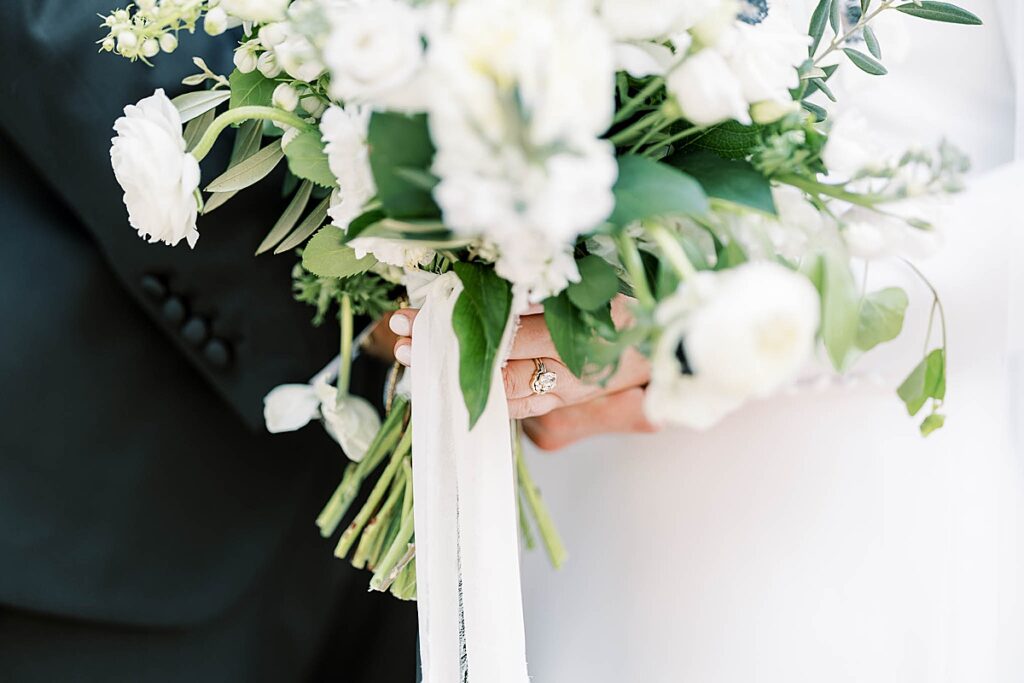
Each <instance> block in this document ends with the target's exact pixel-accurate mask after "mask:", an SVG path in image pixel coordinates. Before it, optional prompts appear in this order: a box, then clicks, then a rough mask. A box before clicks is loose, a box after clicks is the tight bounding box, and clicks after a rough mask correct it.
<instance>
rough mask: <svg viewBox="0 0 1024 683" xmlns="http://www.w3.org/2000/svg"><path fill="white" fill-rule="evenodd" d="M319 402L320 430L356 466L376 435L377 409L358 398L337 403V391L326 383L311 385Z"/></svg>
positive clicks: (349, 396)
mask: <svg viewBox="0 0 1024 683" xmlns="http://www.w3.org/2000/svg"><path fill="white" fill-rule="evenodd" d="M313 390H314V391H315V392H316V396H317V397H318V398H319V399H320V415H321V416H322V418H323V421H324V429H326V430H327V433H328V434H330V435H331V438H333V439H334V440H335V441H337V442H338V444H339V445H340V446H341V450H343V451H345V455H347V456H348V458H349V460H352V461H353V462H359V461H360V460H362V459H363V456H364V455H366V451H367V449H368V448H369V447H370V444H371V443H372V442H373V439H374V437H375V436H376V435H377V432H378V431H380V415H378V414H377V409H376V408H374V407H373V405H372V404H371V403H370V402H369V401H367V400H366V399H365V398H362V397H360V396H353V395H351V394H349V395H347V396H343V397H342V398H341V400H340V401H339V400H338V389H337V388H336V387H333V386H331V385H330V384H328V383H327V382H326V380H321V381H319V382H317V383H316V384H314V385H313Z"/></svg>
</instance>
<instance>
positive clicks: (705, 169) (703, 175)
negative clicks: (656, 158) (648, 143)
mask: <svg viewBox="0 0 1024 683" xmlns="http://www.w3.org/2000/svg"><path fill="white" fill-rule="evenodd" d="M665 163H667V164H669V165H671V166H674V167H675V168H678V169H679V170H680V171H683V172H685V173H687V174H689V175H691V176H693V177H694V178H696V180H697V182H698V183H700V185H701V187H702V188H704V192H705V194H707V196H708V197H714V198H715V199H723V200H725V201H728V202H732V203H734V204H741V205H743V206H749V207H751V208H754V209H757V210H758V211H764V212H765V213H768V214H772V215H775V214H776V213H777V212H776V209H775V200H774V199H772V186H771V183H770V182H769V181H768V179H767V178H765V177H764V176H763V175H761V174H760V173H759V172H758V171H757V169H755V168H754V166H753V164H751V163H750V162H749V161H742V160H737V159H723V158H722V157H720V156H717V155H715V154H712V153H711V152H706V151H699V152H695V153H692V154H674V155H673V156H671V157H669V158H667V159H666V160H665Z"/></svg>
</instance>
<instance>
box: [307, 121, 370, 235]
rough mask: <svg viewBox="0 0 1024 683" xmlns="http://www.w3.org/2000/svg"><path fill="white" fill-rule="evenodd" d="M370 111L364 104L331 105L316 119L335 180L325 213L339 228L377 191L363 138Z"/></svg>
mask: <svg viewBox="0 0 1024 683" xmlns="http://www.w3.org/2000/svg"><path fill="white" fill-rule="evenodd" d="M370 114H371V111H370V109H369V108H368V107H360V106H358V105H349V106H347V107H341V106H337V105H332V106H331V107H329V108H328V109H327V111H325V112H324V115H323V119H321V121H320V134H321V135H322V136H323V140H324V145H325V146H324V150H325V151H326V152H327V163H328V165H329V166H330V168H331V173H333V174H334V177H335V178H336V179H337V180H338V190H337V191H336V193H335V195H334V197H333V198H332V200H331V206H330V208H329V209H328V213H329V215H330V216H331V219H332V220H333V221H334V224H335V225H337V226H338V227H340V228H348V224H349V223H351V222H352V220H353V219H354V218H356V217H357V216H359V215H360V214H361V213H362V212H363V206H364V205H365V204H366V202H367V201H368V200H369V199H370V198H372V197H373V196H374V195H375V194H376V193H377V186H376V185H375V184H374V182H373V171H372V170H371V169H370V149H369V146H368V145H367V142H366V138H367V135H368V134H369V130H370Z"/></svg>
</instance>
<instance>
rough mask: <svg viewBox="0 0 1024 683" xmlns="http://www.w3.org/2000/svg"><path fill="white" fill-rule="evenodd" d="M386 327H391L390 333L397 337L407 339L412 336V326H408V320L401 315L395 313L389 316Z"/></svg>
mask: <svg viewBox="0 0 1024 683" xmlns="http://www.w3.org/2000/svg"><path fill="white" fill-rule="evenodd" d="M388 326H390V327H391V331H392V332H394V333H395V334H397V335H398V336H399V337H408V336H409V335H410V334H412V326H411V325H409V318H408V317H406V316H404V315H402V314H401V313H395V314H394V315H393V316H391V320H390V321H389V322H388Z"/></svg>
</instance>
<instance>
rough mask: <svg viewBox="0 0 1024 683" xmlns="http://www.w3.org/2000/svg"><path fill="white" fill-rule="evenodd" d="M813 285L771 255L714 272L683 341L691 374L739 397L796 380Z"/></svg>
mask: <svg viewBox="0 0 1024 683" xmlns="http://www.w3.org/2000/svg"><path fill="white" fill-rule="evenodd" d="M818 311H819V299H818V294H817V291H816V290H815V289H814V286H813V285H812V284H811V283H810V281H809V280H808V279H807V278H806V277H804V276H803V275H800V274H797V273H794V272H792V271H790V270H788V269H787V268H785V267H783V266H780V265H778V264H776V263H772V262H769V261H765V262H750V263H747V264H744V265H742V266H739V267H737V268H734V269H730V270H726V271H723V272H722V273H720V274H719V277H718V282H717V283H716V287H715V291H714V293H713V294H712V296H711V297H710V298H709V299H708V300H707V301H706V302H705V303H704V304H703V305H701V306H699V307H698V308H697V310H696V311H694V313H693V314H692V316H691V317H690V319H689V321H688V323H687V331H686V336H685V340H684V346H685V348H686V355H687V358H688V359H689V362H690V366H691V367H692V368H693V372H694V374H695V375H697V376H698V377H700V378H701V379H702V380H703V381H708V382H710V383H711V384H712V385H714V386H716V387H719V388H721V389H723V390H724V391H727V392H729V393H732V394H735V395H737V396H741V397H763V396H767V395H769V394H770V393H772V392H774V391H776V390H777V389H779V388H780V387H781V386H782V385H783V384H784V383H785V382H787V381H790V380H792V379H793V378H794V376H795V375H796V373H797V371H798V370H799V369H800V367H801V365H802V364H803V363H804V361H805V360H806V359H807V357H808V355H809V354H810V352H811V350H812V349H813V347H814V338H815V334H816V333H817V330H818Z"/></svg>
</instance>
